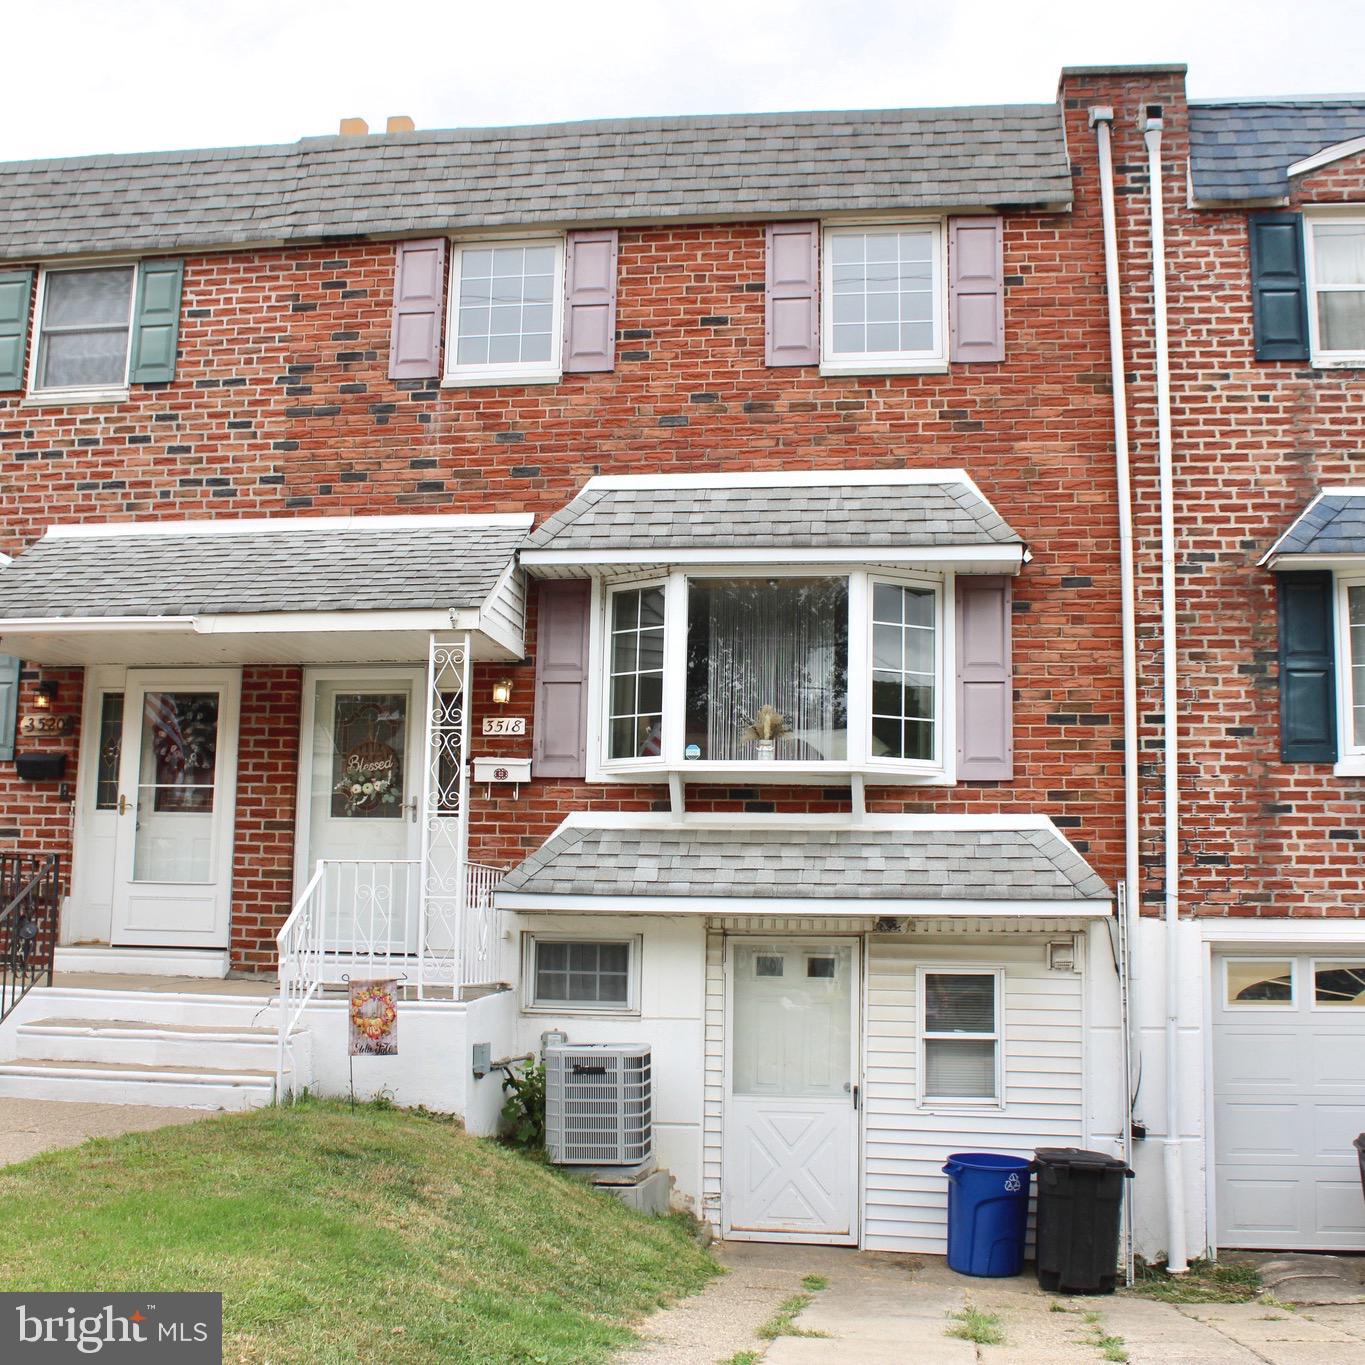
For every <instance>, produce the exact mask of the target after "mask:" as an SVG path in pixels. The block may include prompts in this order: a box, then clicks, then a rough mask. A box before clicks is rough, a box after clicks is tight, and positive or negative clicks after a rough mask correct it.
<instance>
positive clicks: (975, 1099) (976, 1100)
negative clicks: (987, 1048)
mask: <svg viewBox="0 0 1365 1365" xmlns="http://www.w3.org/2000/svg"><path fill="white" fill-rule="evenodd" d="M931 976H990V977H994V978H995V1031H994V1033H989V1034H987V1033H931V1032H930V1031H929V1027H928V1022H927V1020H928V1014H929V1002H928V993H927V990H926V986H925V983H926V980H927V978H928V977H931ZM1004 984H1005V969H1004V968H1003V967H1000V966H970V965H966V964H954V965H951V966H940V965H938V964H936V963H921V964H920V965H919V966H918V967H917V968H916V969H915V1011H916V1028H915V1032H916V1035H917V1044H916V1059H915V1064H916V1066H917V1067H918V1073H917V1076H916V1081H915V1106H916V1108H918V1109H1003V1108H1004V1107H1005V989H1004ZM954 1040H957V1041H959V1042H994V1044H995V1094H994V1095H992V1096H985V1095H963V1096H955V1095H930V1094H929V1093H928V1077H929V1070H928V1064H927V1054H928V1050H929V1049H928V1047H927V1046H926V1045H927V1044H928V1043H931V1042H952V1041H954Z"/></svg>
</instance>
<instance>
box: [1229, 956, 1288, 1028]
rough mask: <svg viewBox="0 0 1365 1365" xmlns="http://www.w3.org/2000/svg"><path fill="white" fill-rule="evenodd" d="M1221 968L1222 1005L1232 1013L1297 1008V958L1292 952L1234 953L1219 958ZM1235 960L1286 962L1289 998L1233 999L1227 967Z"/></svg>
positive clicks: (1282, 1011)
mask: <svg viewBox="0 0 1365 1365" xmlns="http://www.w3.org/2000/svg"><path fill="white" fill-rule="evenodd" d="M1221 961H1222V963H1223V970H1222V1007H1223V1009H1225V1010H1231V1011H1232V1012H1233V1013H1234V1014H1241V1013H1243V1012H1244V1011H1251V1012H1255V1011H1259V1010H1269V1011H1270V1012H1271V1013H1278V1014H1285V1013H1293V1012H1294V1011H1296V1010H1297V1009H1298V1008H1299V959H1298V958H1297V957H1295V956H1294V954H1293V953H1259V954H1256V953H1234V954H1232V955H1231V956H1226V957H1224V958H1222V959H1221ZM1235 962H1257V963H1265V962H1288V963H1289V999H1288V1000H1233V999H1231V998H1230V996H1229V993H1228V967H1229V966H1231V965H1232V964H1233V963H1235Z"/></svg>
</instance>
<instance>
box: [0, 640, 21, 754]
mask: <svg viewBox="0 0 1365 1365" xmlns="http://www.w3.org/2000/svg"><path fill="white" fill-rule="evenodd" d="M18 718H19V660H18V659H11V658H10V657H9V655H8V654H0V759H6V760H8V759H11V758H13V757H14V727H15V724H16V722H17V721H18Z"/></svg>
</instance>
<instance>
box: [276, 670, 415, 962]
mask: <svg viewBox="0 0 1365 1365" xmlns="http://www.w3.org/2000/svg"><path fill="white" fill-rule="evenodd" d="M307 688H308V691H307V694H306V695H307V704H306V706H305V708H304V718H303V719H304V727H305V728H304V737H305V742H304V754H305V769H304V787H303V791H304V800H303V801H302V802H301V803H300V807H301V812H302V815H303V818H304V821H305V824H306V837H304V838H301V839H300V840H299V841H298V842H299V848H300V850H301V852H302V854H303V857H302V860H301V862H300V865H299V867H298V868H297V869H296V877H297V881H298V885H299V886H300V887H302V886H304V885H306V884H307V882H308V879H309V878H310V877H311V876H312V875H313V869H314V868H315V867H316V866H317V864H318V861H319V860H325V861H326V862H327V863H328V864H329V866H328V870H327V879H328V880H327V889H326V895H327V903H328V915H327V923H328V932H327V941H328V942H327V946H328V947H329V948H330V949H332V950H334V951H337V952H341V953H362V954H368V953H370V952H378V953H383V954H388V953H395V952H397V953H411V952H415V951H416V950H417V931H418V918H419V907H420V894H421V878H420V863H419V860H420V857H421V837H422V831H421V826H420V824H419V822H418V814H419V807H420V805H421V795H422V765H421V742H422V734H423V725H422V719H423V718H422V714H421V710H422V708H421V704H420V703H421V701H422V698H423V675H422V673H421V671H420V670H418V669H414V668H406V669H405V668H395V669H384V670H375V669H366V670H352V671H349V672H348V671H345V670H337V669H328V670H315V671H312V672H310V673H309V675H308V683H307Z"/></svg>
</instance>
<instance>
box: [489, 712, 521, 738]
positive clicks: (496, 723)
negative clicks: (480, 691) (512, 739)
mask: <svg viewBox="0 0 1365 1365" xmlns="http://www.w3.org/2000/svg"><path fill="white" fill-rule="evenodd" d="M483 732H484V734H486V735H524V734H525V733H526V717H525V716H485V717H484V718H483Z"/></svg>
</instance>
